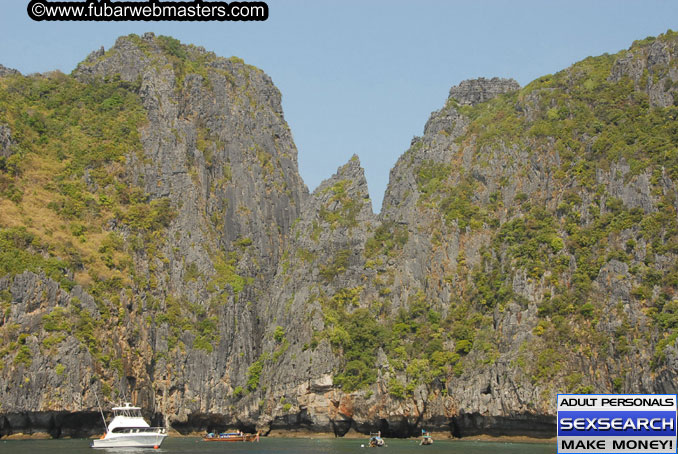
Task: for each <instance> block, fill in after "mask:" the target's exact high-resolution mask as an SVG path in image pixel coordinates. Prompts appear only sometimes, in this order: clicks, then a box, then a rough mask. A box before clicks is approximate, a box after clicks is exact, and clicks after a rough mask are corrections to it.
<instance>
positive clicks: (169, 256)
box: [0, 32, 678, 436]
mask: <svg viewBox="0 0 678 454" xmlns="http://www.w3.org/2000/svg"><path fill="white" fill-rule="evenodd" d="M676 43H678V36H677V35H676V34H675V33H673V32H668V33H666V34H665V35H661V36H660V37H658V38H656V39H654V38H652V39H647V40H644V41H639V42H636V43H634V44H633V45H632V46H631V48H630V49H629V50H627V51H622V52H619V53H618V54H615V55H604V56H601V57H591V58H588V59H586V60H583V61H582V62H579V63H577V64H575V65H573V66H571V67H570V68H567V69H565V70H563V71H561V72H559V73H557V74H554V75H548V76H544V77H542V78H539V79H537V80H535V81H534V82H532V83H530V84H529V85H527V86H526V87H520V86H519V85H518V84H517V83H516V82H515V81H513V80H506V79H498V78H493V79H477V80H471V81H464V82H461V83H460V84H459V85H458V86H455V87H452V89H451V90H450V96H449V98H448V99H447V101H446V103H445V105H444V106H443V107H442V108H441V109H440V110H438V111H436V112H434V113H433V114H432V115H431V117H430V119H429V120H428V122H427V123H426V126H425V129H424V133H423V135H422V136H421V137H415V138H414V139H413V140H412V143H411V146H410V148H409V150H407V152H405V153H404V154H403V155H402V156H401V158H400V159H399V160H398V162H397V163H396V165H395V167H394V168H393V169H392V170H391V177H390V182H389V186H388V188H387V191H386V194H385V197H384V203H383V210H382V212H381V213H380V214H379V215H378V216H377V215H375V214H374V213H373V212H372V205H371V201H370V200H369V197H368V193H367V183H366V181H365V176H364V172H363V170H362V168H361V167H360V163H359V159H358V157H356V156H354V157H353V158H352V159H351V160H350V161H349V162H348V163H347V164H345V165H344V166H342V167H341V168H339V169H338V171H337V173H336V174H335V175H333V176H332V177H330V178H329V179H328V180H326V181H325V182H323V183H322V184H321V185H320V186H319V187H318V188H317V189H316V190H315V191H314V192H313V193H312V194H310V195H309V194H308V192H307V190H306V188H305V186H304V184H303V182H302V181H301V178H300V177H299V174H298V169H297V161H296V149H295V146H294V143H293V141H292V138H291V134H290V131H289V128H288V127H287V125H286V123H285V121H284V119H283V116H282V110H281V106H280V93H279V92H278V91H277V89H276V88H275V87H274V86H273V84H272V82H271V81H270V79H269V78H268V77H267V76H266V75H265V74H264V73H262V72H261V71H260V70H258V69H256V68H253V67H251V66H248V65H246V64H244V63H243V62H242V61H241V60H239V59H237V58H231V59H224V58H221V57H217V56H215V55H214V54H212V53H209V52H207V51H205V50H204V49H201V48H196V47H194V46H185V45H181V44H180V43H178V42H177V41H176V40H173V39H171V38H167V37H156V36H154V35H152V34H147V35H144V36H143V37H138V36H134V35H131V36H128V37H123V38H120V39H119V40H118V41H117V42H116V44H115V46H114V47H113V48H111V49H109V50H108V51H105V50H103V49H102V50H99V51H96V52H94V53H92V54H91V55H90V56H89V57H88V58H87V59H86V60H85V61H84V62H83V63H81V64H80V65H79V66H78V68H77V69H76V70H75V71H74V73H73V74H72V75H70V76H65V75H63V74H58V73H56V74H45V75H34V76H29V77H24V76H22V75H20V74H17V73H9V72H3V73H2V74H0V210H1V211H2V214H3V216H2V217H1V218H0V245H1V246H2V247H1V248H0V255H1V257H0V259H1V260H0V276H2V277H0V302H1V304H2V306H1V307H2V309H3V315H2V318H1V319H0V336H1V337H2V340H3V344H2V350H0V401H1V402H2V406H1V407H0V435H6V434H10V433H16V432H31V431H43V432H49V433H51V434H52V435H54V436H64V435H83V434H87V433H93V432H96V431H98V430H99V429H98V428H97V425H96V421H94V420H93V418H91V417H90V416H91V415H92V414H93V412H94V411H95V402H96V400H95V392H96V393H98V394H99V395H101V396H104V397H105V398H106V400H107V401H109V402H114V401H117V400H120V399H122V398H125V397H126V398H130V399H132V400H134V401H135V402H138V403H139V404H141V405H142V406H144V407H145V408H146V409H148V411H149V414H148V416H150V417H152V418H154V419H155V420H156V421H158V422H164V423H166V424H170V425H171V426H172V427H173V428H174V429H176V430H179V431H181V432H190V431H193V430H205V429H210V430H213V429H221V428H224V427H226V426H237V427H240V428H242V429H247V430H254V429H255V428H257V429H260V430H263V431H264V432H266V431H268V430H272V429H288V430H298V429H307V430H312V431H323V432H334V433H335V434H337V435H343V434H344V433H346V432H347V431H348V430H350V429H355V430H358V431H362V432H368V431H373V430H381V431H382V432H383V433H384V434H385V435H386V436H407V435H414V434H417V433H418V431H419V430H420V428H421V427H422V426H425V427H427V428H429V429H433V430H437V431H445V432H447V433H451V434H454V435H456V436H465V435H468V434H475V433H494V434H533V435H535V434H536V435H544V436H552V435H553V430H554V425H553V418H554V403H555V399H554V396H555V394H556V393H557V392H582V393H586V392H601V393H602V392H632V393H641V392H642V393H652V392H675V390H676V387H675V383H676V378H678V377H676V370H678V369H677V366H678V346H677V344H676V338H677V337H678V334H677V333H676V331H675V330H676V327H678V321H677V320H678V319H677V318H676V313H677V310H678V303H677V301H678V300H677V299H676V298H677V297H676V294H677V291H678V289H676V285H678V284H677V282H678V281H676V276H678V274H677V273H678V255H677V254H678V252H677V251H678V248H677V247H676V245H677V244H678V218H677V216H676V212H677V211H678V209H677V208H678V206H677V201H676V197H675V194H676V185H675V183H674V182H675V180H676V178H678V158H677V157H676V145H677V144H678V135H676V128H675V124H676V123H675V119H676V115H677V111H676V109H677V108H676V99H678V97H677V96H676V92H677V91H678V88H677V87H678V69H677V68H678V48H677V44H676ZM34 182H37V183H34ZM45 389H49V390H50V392H49V393H46V392H44V390H45ZM85 421H90V423H85ZM76 427H77V428H78V429H76Z"/></svg>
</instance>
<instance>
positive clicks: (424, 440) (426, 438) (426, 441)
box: [419, 429, 433, 446]
mask: <svg viewBox="0 0 678 454" xmlns="http://www.w3.org/2000/svg"><path fill="white" fill-rule="evenodd" d="M432 444H433V437H431V433H430V432H428V431H426V430H424V429H421V442H420V443H419V445H421V446H425V445H432Z"/></svg>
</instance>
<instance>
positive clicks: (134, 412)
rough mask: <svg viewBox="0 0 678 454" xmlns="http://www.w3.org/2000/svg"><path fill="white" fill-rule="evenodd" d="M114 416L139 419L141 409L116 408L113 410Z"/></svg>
mask: <svg viewBox="0 0 678 454" xmlns="http://www.w3.org/2000/svg"><path fill="white" fill-rule="evenodd" d="M113 415H114V416H126V417H128V418H141V417H142V416H141V409H139V408H116V409H114V410H113Z"/></svg>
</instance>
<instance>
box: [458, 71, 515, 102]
mask: <svg viewBox="0 0 678 454" xmlns="http://www.w3.org/2000/svg"><path fill="white" fill-rule="evenodd" d="M519 88H520V84H518V82H516V81H515V80H513V79H501V78H499V77H493V78H492V79H486V78H484V77H481V78H479V79H469V80H464V81H462V82H461V83H460V84H459V85H456V86H454V87H452V88H450V98H453V99H455V100H456V101H457V102H458V103H459V104H461V105H469V106H474V105H476V104H480V103H481V102H485V101H489V100H490V99H492V98H494V97H496V96H498V95H501V94H503V93H508V92H511V91H514V90H518V89H519Z"/></svg>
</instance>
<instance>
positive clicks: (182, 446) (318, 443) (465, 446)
mask: <svg viewBox="0 0 678 454" xmlns="http://www.w3.org/2000/svg"><path fill="white" fill-rule="evenodd" d="M386 443H387V445H388V446H387V447H386V448H376V449H370V448H361V447H360V445H361V444H367V437H366V438H365V439H364V440H362V439H355V438H354V439H345V438H337V439H302V438H262V439H261V442H260V443H216V442H215V443H206V442H203V441H202V440H199V439H195V438H168V439H166V440H165V441H164V442H163V444H162V447H161V448H160V449H121V448H118V449H96V450H93V449H91V448H90V447H89V440H84V439H82V440H25V441H19V440H8V441H0V453H2V454H5V453H7V454H84V453H87V454H93V453H106V454H113V453H130V452H136V453H148V454H150V453H167V454H172V453H182V454H187V453H195V454H205V453H207V454H210V453H229V454H238V453H243V454H244V453H247V454H278V453H280V454H297V453H298V454H349V453H363V452H364V453H371V452H384V454H405V453H428V454H441V453H450V454H497V453H498V454H547V453H548V454H553V453H554V452H555V451H556V446H555V443H498V442H481V441H436V442H435V443H434V444H433V445H431V446H419V442H418V441H415V440H393V439H387V440H386Z"/></svg>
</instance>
